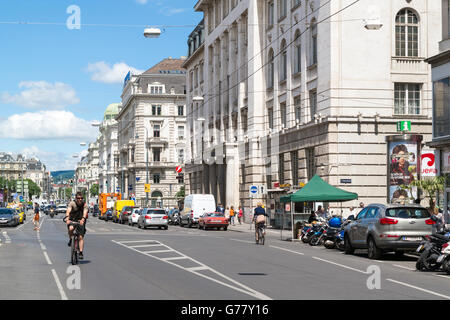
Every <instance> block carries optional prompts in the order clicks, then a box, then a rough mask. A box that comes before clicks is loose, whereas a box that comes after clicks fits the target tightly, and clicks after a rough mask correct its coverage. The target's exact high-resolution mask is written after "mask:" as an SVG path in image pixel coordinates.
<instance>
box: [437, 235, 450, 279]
mask: <svg viewBox="0 0 450 320" xmlns="http://www.w3.org/2000/svg"><path fill="white" fill-rule="evenodd" d="M437 262H438V263H440V264H441V265H442V270H443V271H445V272H447V274H450V241H449V242H447V243H444V244H443V245H442V250H441V255H440V256H439V258H438V259H437Z"/></svg>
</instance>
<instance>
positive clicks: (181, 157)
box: [178, 149, 184, 164]
mask: <svg viewBox="0 0 450 320" xmlns="http://www.w3.org/2000/svg"><path fill="white" fill-rule="evenodd" d="M178 163H179V164H182V163H184V149H178Z"/></svg>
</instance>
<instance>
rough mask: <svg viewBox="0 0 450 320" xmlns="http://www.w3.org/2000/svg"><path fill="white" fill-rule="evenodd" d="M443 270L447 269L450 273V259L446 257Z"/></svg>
mask: <svg viewBox="0 0 450 320" xmlns="http://www.w3.org/2000/svg"><path fill="white" fill-rule="evenodd" d="M442 270H443V271H445V272H446V273H447V274H450V259H448V258H447V259H446V260H445V261H444V262H443V263H442Z"/></svg>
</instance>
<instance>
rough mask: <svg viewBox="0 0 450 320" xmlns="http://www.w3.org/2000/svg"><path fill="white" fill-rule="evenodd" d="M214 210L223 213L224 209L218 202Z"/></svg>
mask: <svg viewBox="0 0 450 320" xmlns="http://www.w3.org/2000/svg"><path fill="white" fill-rule="evenodd" d="M216 211H217V212H220V213H225V209H224V208H223V206H222V204H221V203H219V205H218V206H217V209H216Z"/></svg>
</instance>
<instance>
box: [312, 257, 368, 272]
mask: <svg viewBox="0 0 450 320" xmlns="http://www.w3.org/2000/svg"><path fill="white" fill-rule="evenodd" d="M312 258H313V259H316V260H320V261H323V262H326V263H330V264H334V265H335V266H339V267H342V268H346V269H349V270H352V271H356V272H359V273H364V274H367V272H366V271H362V270H358V269H355V268H352V267H349V266H346V265H343V264H340V263H336V262H333V261H329V260H325V259H321V258H318V257H312Z"/></svg>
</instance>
